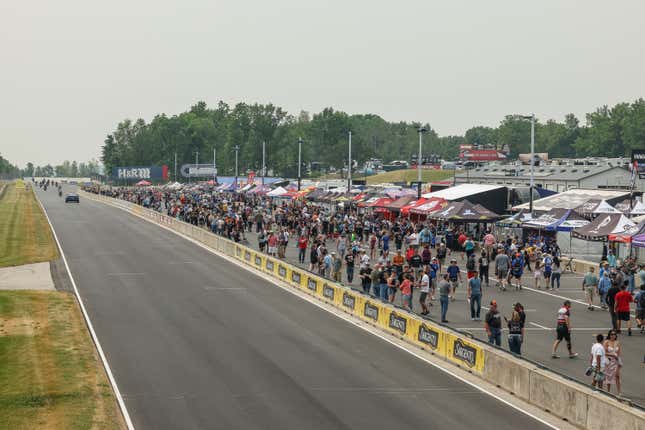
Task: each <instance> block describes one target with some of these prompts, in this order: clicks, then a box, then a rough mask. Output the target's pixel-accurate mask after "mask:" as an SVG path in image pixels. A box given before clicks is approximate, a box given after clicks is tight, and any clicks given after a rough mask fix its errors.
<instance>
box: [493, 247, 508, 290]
mask: <svg viewBox="0 0 645 430" xmlns="http://www.w3.org/2000/svg"><path fill="white" fill-rule="evenodd" d="M509 266H510V261H509V258H508V255H506V254H505V253H504V250H503V249H499V250H498V251H497V257H495V273H496V274H497V283H498V284H499V285H500V288H501V289H502V290H506V282H507V281H508V268H509Z"/></svg>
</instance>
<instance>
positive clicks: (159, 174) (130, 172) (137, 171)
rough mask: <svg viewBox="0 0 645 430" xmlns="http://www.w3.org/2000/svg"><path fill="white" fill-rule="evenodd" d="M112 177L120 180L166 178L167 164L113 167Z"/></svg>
mask: <svg viewBox="0 0 645 430" xmlns="http://www.w3.org/2000/svg"><path fill="white" fill-rule="evenodd" d="M112 178H113V179H121V180H124V179H125V180H128V179H131V180H136V181H138V180H141V179H160V180H161V179H163V180H165V181H167V180H168V166H166V165H163V166H131V167H113V168H112Z"/></svg>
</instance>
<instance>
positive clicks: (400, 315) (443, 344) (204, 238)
mask: <svg viewBox="0 0 645 430" xmlns="http://www.w3.org/2000/svg"><path fill="white" fill-rule="evenodd" d="M82 194H83V196H84V197H86V198H89V199H92V200H99V201H103V202H105V203H107V204H110V205H112V206H115V207H118V208H120V209H123V210H126V211H129V212H131V213H134V214H136V215H139V216H141V217H144V218H146V219H149V220H151V221H152V222H156V223H158V224H159V225H163V226H166V227H168V228H170V229H172V230H175V231H177V232H179V233H182V234H184V235H186V236H188V237H190V238H192V239H195V240H197V241H199V242H200V243H203V244H204V245H206V246H208V247H210V248H212V249H214V250H216V251H219V252H222V253H223V254H226V255H228V256H230V257H234V258H235V259H237V260H239V261H240V262H242V263H244V264H246V265H248V266H250V267H252V268H254V269H256V270H258V271H261V272H263V273H267V274H269V275H271V276H272V277H274V278H277V279H279V280H281V281H284V282H285V283H287V284H289V285H291V286H292V287H294V288H297V289H299V290H300V291H303V292H305V293H307V294H309V295H311V296H314V297H316V298H318V299H320V300H322V301H325V302H326V303H329V304H331V305H333V306H335V307H337V308H338V309H341V310H343V311H344V312H347V313H349V314H352V315H354V316H356V317H358V318H360V319H361V320H363V321H366V322H368V323H370V324H372V325H374V326H377V327H379V328H381V329H383V330H385V331H387V332H389V333H391V334H393V335H395V336H397V337H399V338H400V339H403V340H405V341H407V342H409V343H411V344H413V345H416V346H418V347H421V348H423V349H425V350H428V351H430V352H431V353H432V354H434V355H437V356H439V357H441V358H443V359H445V360H447V361H450V362H452V363H454V364H456V365H458V366H459V367H461V368H463V369H466V370H468V371H469V372H471V373H473V374H475V375H478V376H480V377H481V378H482V379H484V380H485V381H487V382H489V383H491V384H494V385H496V386H498V387H500V388H502V389H504V390H505V391H507V392H510V393H512V394H514V395H515V396H517V397H519V398H521V399H522V400H525V401H528V402H530V403H531V404H533V405H535V406H537V407H539V408H541V409H543V410H545V411H548V412H550V413H551V414H553V415H555V416H558V417H560V418H562V419H564V420H567V421H568V422H570V423H572V424H574V425H576V426H579V427H581V428H587V429H594V430H595V429H604V428H614V429H625V430H643V429H645V413H644V412H643V411H642V410H640V409H638V408H635V407H630V406H627V405H624V404H622V403H620V402H618V401H617V400H615V399H613V398H611V397H608V396H605V395H602V394H600V393H597V392H595V391H593V390H591V389H590V388H589V387H587V386H586V385H583V384H580V383H577V382H574V381H570V380H567V379H565V378H563V377H561V376H559V375H557V374H555V373H552V372H549V371H548V370H545V369H540V368H537V367H536V366H535V365H534V364H533V363H531V362H528V361H525V360H522V359H520V358H517V357H515V356H513V355H512V354H510V353H508V352H506V351H503V350H500V349H497V348H493V347H490V346H489V345H488V344H486V343H483V342H480V341H477V340H474V339H471V338H468V337H466V336H463V335H462V334H461V333H458V332H455V331H453V330H451V329H449V328H447V327H444V326H442V325H439V324H435V323H433V322H432V321H429V320H426V319H424V318H422V317H420V316H418V315H416V314H411V313H409V312H407V311H405V310H402V309H399V308H396V307H394V306H391V305H390V304H386V303H383V302H381V301H379V300H378V299H374V298H373V297H371V296H366V295H364V294H362V293H360V292H358V291H355V290H352V289H350V288H348V287H345V286H342V285H339V284H335V283H333V282H332V281H330V280H328V279H324V278H321V277H319V276H317V275H315V274H313V273H310V272H308V271H305V270H303V269H301V268H299V267H295V266H292V265H290V264H288V263H286V262H284V261H282V260H279V259H276V258H273V257H270V256H268V255H266V254H262V253H260V252H258V251H256V250H254V249H252V248H248V247H246V246H243V245H241V244H238V243H235V242H232V241H230V240H228V239H226V238H223V237H221V236H217V235H215V234H212V233H210V232H209V231H206V230H205V229H203V228H199V227H195V226H193V225H190V224H187V223H185V222H183V221H179V220H176V219H174V218H172V217H168V216H166V215H163V214H160V213H158V212H155V211H152V210H149V209H145V208H142V207H140V206H136V205H134V204H131V203H127V202H123V201H120V200H116V199H113V198H110V197H105V196H99V195H96V194H89V193H84V192H83V193H82ZM124 203H127V204H124ZM582 263H583V264H585V263H586V264H592V263H589V262H582ZM579 267H585V266H579ZM586 267H588V266H586Z"/></svg>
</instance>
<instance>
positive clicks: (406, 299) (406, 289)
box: [399, 275, 412, 311]
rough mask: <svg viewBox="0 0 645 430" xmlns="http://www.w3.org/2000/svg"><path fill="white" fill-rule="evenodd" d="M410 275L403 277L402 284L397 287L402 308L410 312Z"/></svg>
mask: <svg viewBox="0 0 645 430" xmlns="http://www.w3.org/2000/svg"><path fill="white" fill-rule="evenodd" d="M411 278H412V275H404V276H403V282H401V284H400V285H399V288H400V289H401V299H402V300H403V307H404V308H405V309H407V310H409V311H412V279H411Z"/></svg>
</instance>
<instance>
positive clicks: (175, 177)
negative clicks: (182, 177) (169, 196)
mask: <svg viewBox="0 0 645 430" xmlns="http://www.w3.org/2000/svg"><path fill="white" fill-rule="evenodd" d="M173 179H174V180H175V182H177V151H175V175H174V177H173Z"/></svg>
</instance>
